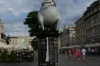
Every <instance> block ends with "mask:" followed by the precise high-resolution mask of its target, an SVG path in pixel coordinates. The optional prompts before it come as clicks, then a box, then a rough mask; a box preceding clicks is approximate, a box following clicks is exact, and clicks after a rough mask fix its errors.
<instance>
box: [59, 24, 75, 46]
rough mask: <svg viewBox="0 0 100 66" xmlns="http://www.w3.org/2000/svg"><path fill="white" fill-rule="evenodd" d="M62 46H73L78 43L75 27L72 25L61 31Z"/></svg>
mask: <svg viewBox="0 0 100 66" xmlns="http://www.w3.org/2000/svg"><path fill="white" fill-rule="evenodd" d="M60 36H61V47H64V46H71V45H75V44H76V39H75V27H73V26H72V25H70V26H69V27H64V28H63V30H62V31H61V35H60Z"/></svg>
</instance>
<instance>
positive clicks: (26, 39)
mask: <svg viewBox="0 0 100 66" xmlns="http://www.w3.org/2000/svg"><path fill="white" fill-rule="evenodd" d="M34 38H35V36H34V37H30V36H28V35H26V36H18V41H17V43H24V42H28V43H30V44H31V41H32V40H33V39H34Z"/></svg>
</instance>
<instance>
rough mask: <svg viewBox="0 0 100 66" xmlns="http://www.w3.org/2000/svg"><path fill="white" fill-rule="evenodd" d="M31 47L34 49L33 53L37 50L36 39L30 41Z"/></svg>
mask: <svg viewBox="0 0 100 66" xmlns="http://www.w3.org/2000/svg"><path fill="white" fill-rule="evenodd" d="M31 46H32V47H33V48H34V50H35V51H36V50H37V49H38V38H34V39H33V40H32V44H31Z"/></svg>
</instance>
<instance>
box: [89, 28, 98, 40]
mask: <svg viewBox="0 0 100 66" xmlns="http://www.w3.org/2000/svg"><path fill="white" fill-rule="evenodd" d="M95 35H100V26H98V27H95V28H93V29H90V30H89V31H87V38H89V37H93V36H95Z"/></svg>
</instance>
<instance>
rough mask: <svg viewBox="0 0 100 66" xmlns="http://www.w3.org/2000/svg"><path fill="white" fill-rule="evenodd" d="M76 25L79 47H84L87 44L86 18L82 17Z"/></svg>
mask: <svg viewBox="0 0 100 66" xmlns="http://www.w3.org/2000/svg"><path fill="white" fill-rule="evenodd" d="M75 25H76V27H75V31H76V43H77V44H78V45H84V44H85V43H86V26H85V21H84V17H81V18H80V19H79V20H78V21H76V22H75Z"/></svg>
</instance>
